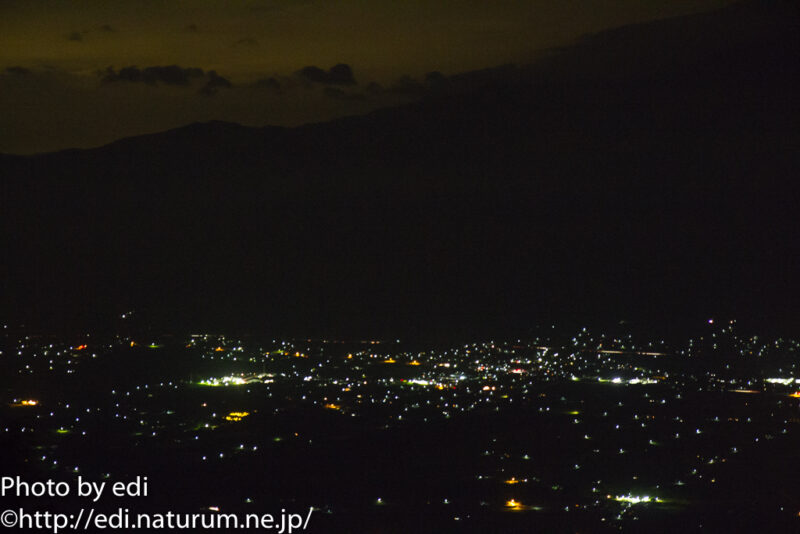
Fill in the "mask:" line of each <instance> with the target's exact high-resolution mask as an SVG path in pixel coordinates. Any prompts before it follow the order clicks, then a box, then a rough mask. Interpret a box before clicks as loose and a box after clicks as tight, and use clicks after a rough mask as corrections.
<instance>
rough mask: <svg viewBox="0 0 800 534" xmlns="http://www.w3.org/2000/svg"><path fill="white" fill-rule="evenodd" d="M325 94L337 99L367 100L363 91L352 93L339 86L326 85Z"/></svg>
mask: <svg viewBox="0 0 800 534" xmlns="http://www.w3.org/2000/svg"><path fill="white" fill-rule="evenodd" d="M324 93H325V96H327V97H329V98H334V99H336V100H365V99H366V97H365V96H364V95H363V94H361V93H350V92H347V91H345V90H343V89H339V88H338V87H326V88H325V91H324Z"/></svg>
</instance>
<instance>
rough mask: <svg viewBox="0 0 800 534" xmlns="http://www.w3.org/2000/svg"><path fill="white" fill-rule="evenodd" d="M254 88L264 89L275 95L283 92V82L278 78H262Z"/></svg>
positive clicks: (254, 84)
mask: <svg viewBox="0 0 800 534" xmlns="http://www.w3.org/2000/svg"><path fill="white" fill-rule="evenodd" d="M253 87H255V88H257V89H264V90H267V91H271V92H273V93H280V92H281V82H279V81H278V79H277V78H274V77H271V78H261V79H259V80H256V81H255V83H253Z"/></svg>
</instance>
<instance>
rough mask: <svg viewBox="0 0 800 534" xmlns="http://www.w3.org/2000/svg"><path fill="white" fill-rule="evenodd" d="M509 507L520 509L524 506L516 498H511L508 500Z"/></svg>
mask: <svg viewBox="0 0 800 534" xmlns="http://www.w3.org/2000/svg"><path fill="white" fill-rule="evenodd" d="M506 507H507V508H513V509H514V510H519V509H520V508H522V503H519V502H517V501H516V500H515V499H511V500H510V501H506Z"/></svg>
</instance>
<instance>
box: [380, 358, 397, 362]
mask: <svg viewBox="0 0 800 534" xmlns="http://www.w3.org/2000/svg"><path fill="white" fill-rule="evenodd" d="M396 361H397V360H395V359H394V358H389V359H388V360H383V363H396Z"/></svg>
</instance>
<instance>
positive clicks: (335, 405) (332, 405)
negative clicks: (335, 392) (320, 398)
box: [325, 403, 342, 410]
mask: <svg viewBox="0 0 800 534" xmlns="http://www.w3.org/2000/svg"><path fill="white" fill-rule="evenodd" d="M325 408H327V409H329V410H341V409H342V407H341V406H339V405H338V404H333V403H330V404H326V405H325Z"/></svg>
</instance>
